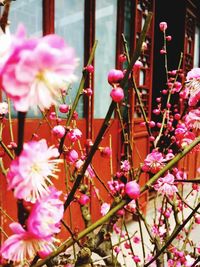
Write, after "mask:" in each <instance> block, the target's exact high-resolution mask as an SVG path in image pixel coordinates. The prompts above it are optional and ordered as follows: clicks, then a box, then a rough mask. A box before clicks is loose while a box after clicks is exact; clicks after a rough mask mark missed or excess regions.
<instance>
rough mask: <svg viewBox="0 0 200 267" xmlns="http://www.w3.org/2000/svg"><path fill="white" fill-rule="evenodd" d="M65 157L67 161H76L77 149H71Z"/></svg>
mask: <svg viewBox="0 0 200 267" xmlns="http://www.w3.org/2000/svg"><path fill="white" fill-rule="evenodd" d="M65 157H66V161H67V162H69V163H74V162H75V161H76V160H77V159H78V153H77V152H76V150H74V149H71V150H68V151H67V152H66V154H65Z"/></svg>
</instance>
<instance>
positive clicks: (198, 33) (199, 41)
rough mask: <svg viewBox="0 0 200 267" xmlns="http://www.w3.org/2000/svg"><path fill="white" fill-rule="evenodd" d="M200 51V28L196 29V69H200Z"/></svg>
mask: <svg viewBox="0 0 200 267" xmlns="http://www.w3.org/2000/svg"><path fill="white" fill-rule="evenodd" d="M199 50H200V26H199V27H196V29H195V41H194V67H200V62H199V58H200V55H199Z"/></svg>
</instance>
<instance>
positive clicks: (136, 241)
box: [133, 236, 141, 244]
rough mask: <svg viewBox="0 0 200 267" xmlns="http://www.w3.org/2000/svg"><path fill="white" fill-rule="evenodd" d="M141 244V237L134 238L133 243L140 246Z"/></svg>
mask: <svg viewBox="0 0 200 267" xmlns="http://www.w3.org/2000/svg"><path fill="white" fill-rule="evenodd" d="M140 242H141V239H140V237H139V236H134V237H133V243H135V244H139V243H140Z"/></svg>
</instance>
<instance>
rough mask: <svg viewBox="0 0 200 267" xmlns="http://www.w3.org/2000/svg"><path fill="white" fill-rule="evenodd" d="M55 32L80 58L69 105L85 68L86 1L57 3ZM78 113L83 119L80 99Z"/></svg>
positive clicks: (65, 0) (62, 0) (76, 0)
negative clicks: (76, 78)
mask: <svg viewBox="0 0 200 267" xmlns="http://www.w3.org/2000/svg"><path fill="white" fill-rule="evenodd" d="M55 32H56V33H57V34H58V35H60V36H62V37H63V38H64V39H65V41H66V42H67V43H68V44H69V45H70V46H72V47H73V48H74V49H75V52H76V55H77V57H78V58H79V65H78V67H77V68H76V72H75V75H76V76H77V77H78V80H77V82H75V83H73V85H72V88H71V90H70V91H69V96H67V99H69V100H67V103H69V104H70V103H72V102H73V100H74V97H75V96H76V93H77V88H78V86H79V82H80V78H81V75H82V68H83V54H84V1H83V0H81V1H80V0H73V1H71V0H59V1H55ZM76 111H77V112H78V114H79V117H83V98H80V100H79V104H78V107H77V109H76Z"/></svg>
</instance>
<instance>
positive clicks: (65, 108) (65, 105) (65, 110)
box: [59, 104, 69, 113]
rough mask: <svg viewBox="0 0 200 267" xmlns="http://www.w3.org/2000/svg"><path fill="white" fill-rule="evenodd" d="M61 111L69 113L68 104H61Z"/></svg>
mask: <svg viewBox="0 0 200 267" xmlns="http://www.w3.org/2000/svg"><path fill="white" fill-rule="evenodd" d="M59 111H60V112H61V113H67V112H68V111H69V106H68V105H67V104H61V105H60V106H59Z"/></svg>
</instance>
